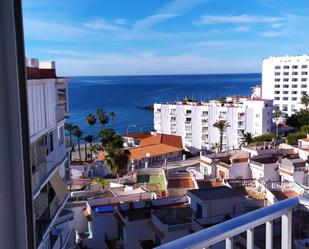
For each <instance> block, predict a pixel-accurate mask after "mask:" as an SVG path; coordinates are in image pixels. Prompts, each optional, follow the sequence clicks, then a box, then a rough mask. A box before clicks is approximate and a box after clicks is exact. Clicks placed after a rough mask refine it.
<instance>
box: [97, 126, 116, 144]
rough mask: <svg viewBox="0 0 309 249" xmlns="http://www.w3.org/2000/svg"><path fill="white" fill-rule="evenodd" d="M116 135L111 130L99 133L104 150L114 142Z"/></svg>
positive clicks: (103, 130)
mask: <svg viewBox="0 0 309 249" xmlns="http://www.w3.org/2000/svg"><path fill="white" fill-rule="evenodd" d="M115 135H116V133H115V132H114V131H113V129H111V128H105V129H102V130H101V131H100V133H99V137H100V138H101V143H102V147H103V148H104V147H105V146H107V145H108V144H109V143H110V142H112V141H113V139H114V137H115Z"/></svg>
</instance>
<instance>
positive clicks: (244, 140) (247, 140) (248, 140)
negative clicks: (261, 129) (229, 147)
mask: <svg viewBox="0 0 309 249" xmlns="http://www.w3.org/2000/svg"><path fill="white" fill-rule="evenodd" d="M253 137H254V135H253V134H252V133H250V132H243V134H242V135H241V138H240V139H241V144H240V146H243V145H248V144H252V143H253V139H254V138H253Z"/></svg>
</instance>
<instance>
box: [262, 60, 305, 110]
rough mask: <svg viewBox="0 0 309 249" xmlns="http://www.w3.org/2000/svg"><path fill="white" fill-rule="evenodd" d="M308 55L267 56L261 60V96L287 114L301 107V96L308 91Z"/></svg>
mask: <svg viewBox="0 0 309 249" xmlns="http://www.w3.org/2000/svg"><path fill="white" fill-rule="evenodd" d="M308 82H309V56H308V55H301V56H283V57H269V58H267V59H264V60H263V71H262V98H265V99H273V100H274V105H275V106H278V107H279V108H280V110H281V111H283V112H284V113H286V114H287V115H291V114H293V113H294V112H295V111H298V110H299V109H300V108H302V107H303V106H302V104H301V96H302V95H303V94H304V93H308V90H309V89H308V88H309V85H308Z"/></svg>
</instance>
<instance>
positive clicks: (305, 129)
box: [300, 125, 309, 134]
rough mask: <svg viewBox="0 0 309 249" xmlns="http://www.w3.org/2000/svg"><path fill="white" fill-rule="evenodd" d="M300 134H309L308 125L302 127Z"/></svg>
mask: <svg viewBox="0 0 309 249" xmlns="http://www.w3.org/2000/svg"><path fill="white" fill-rule="evenodd" d="M300 131H301V132H302V133H306V134H307V133H309V125H303V126H302V127H301V129H300Z"/></svg>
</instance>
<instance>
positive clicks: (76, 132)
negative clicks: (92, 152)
mask: <svg viewBox="0 0 309 249" xmlns="http://www.w3.org/2000/svg"><path fill="white" fill-rule="evenodd" d="M72 133H73V135H74V136H75V137H76V138H77V146H78V154H79V161H80V162H81V161H82V155H81V152H80V139H81V137H82V136H83V132H82V131H81V130H80V129H79V127H78V126H75V127H74V129H73V132H72Z"/></svg>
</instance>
